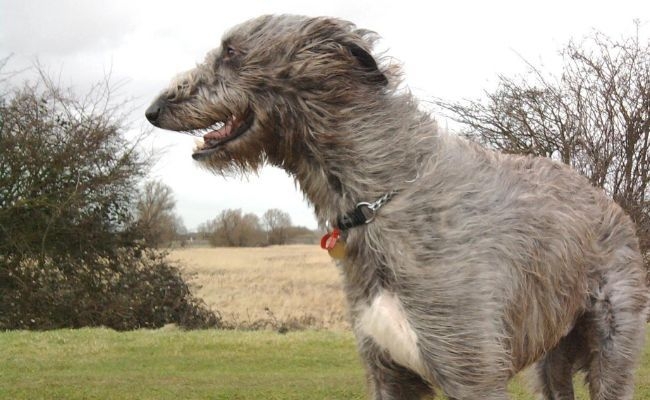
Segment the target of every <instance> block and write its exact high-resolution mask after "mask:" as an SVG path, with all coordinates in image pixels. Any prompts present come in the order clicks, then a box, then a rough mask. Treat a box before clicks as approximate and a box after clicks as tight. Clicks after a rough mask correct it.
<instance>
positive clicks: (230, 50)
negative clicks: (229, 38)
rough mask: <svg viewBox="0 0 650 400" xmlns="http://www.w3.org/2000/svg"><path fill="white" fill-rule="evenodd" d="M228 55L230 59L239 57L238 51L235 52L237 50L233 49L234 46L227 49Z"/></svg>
mask: <svg viewBox="0 0 650 400" xmlns="http://www.w3.org/2000/svg"><path fill="white" fill-rule="evenodd" d="M226 55H227V56H228V57H234V56H236V55H237V50H235V48H234V47H232V46H228V47H227V48H226Z"/></svg>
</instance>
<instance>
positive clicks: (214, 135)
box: [203, 119, 233, 142]
mask: <svg viewBox="0 0 650 400" xmlns="http://www.w3.org/2000/svg"><path fill="white" fill-rule="evenodd" d="M232 123H233V121H232V119H229V120H228V121H227V122H226V123H225V124H223V126H222V127H221V128H219V129H217V130H216V131H211V132H208V133H206V134H205V135H203V140H204V141H205V142H209V141H214V140H221V139H224V138H227V137H228V136H230V132H232Z"/></svg>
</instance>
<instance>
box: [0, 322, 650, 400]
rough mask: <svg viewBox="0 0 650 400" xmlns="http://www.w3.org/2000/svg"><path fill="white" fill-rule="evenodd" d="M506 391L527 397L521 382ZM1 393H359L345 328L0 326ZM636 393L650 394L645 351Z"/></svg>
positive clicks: (649, 356) (357, 368) (358, 373)
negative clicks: (254, 329)
mask: <svg viewBox="0 0 650 400" xmlns="http://www.w3.org/2000/svg"><path fill="white" fill-rule="evenodd" d="M649 343H650V340H649ZM511 393H512V394H513V398H514V399H532V397H531V396H529V395H528V394H526V392H525V389H524V388H523V386H522V385H521V384H520V382H519V381H518V380H516V381H515V382H514V383H513V384H512V385H511ZM0 398H2V399H30V400H34V399H265V400H268V399H364V398H365V387H364V375H363V371H362V368H361V365H360V363H359V361H358V358H357V355H356V350H355V347H354V340H353V338H352V335H351V334H349V333H334V332H326V331H322V332H314V331H305V332H291V333H288V334H286V335H280V334H278V333H275V332H269V331H260V332H238V331H214V330H210V331H193V332H182V331H177V330H157V331H136V332H126V333H118V332H114V331H110V330H106V329H81V330H59V331H51V332H4V333H0ZM579 398H581V399H587V397H586V396H585V395H584V390H582V391H581V393H580V395H579ZM635 399H650V353H648V352H647V351H646V354H645V355H644V359H643V362H642V365H641V366H640V368H639V372H638V377H637V392H636V396H635Z"/></svg>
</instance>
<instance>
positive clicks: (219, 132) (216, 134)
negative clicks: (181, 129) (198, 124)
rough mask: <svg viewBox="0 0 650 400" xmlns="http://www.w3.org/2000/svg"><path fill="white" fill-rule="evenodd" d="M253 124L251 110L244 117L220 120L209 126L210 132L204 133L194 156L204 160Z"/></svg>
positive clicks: (234, 116) (196, 158)
mask: <svg viewBox="0 0 650 400" xmlns="http://www.w3.org/2000/svg"><path fill="white" fill-rule="evenodd" d="M252 124H253V114H252V113H251V112H249V113H247V115H246V117H244V118H241V117H237V116H236V115H233V116H231V117H230V118H228V119H227V120H225V121H218V122H216V123H214V124H212V126H210V127H208V128H207V130H208V132H207V133H206V134H204V135H203V145H202V146H200V147H199V148H197V149H196V150H195V151H194V153H193V154H192V158H194V159H195V160H202V159H204V158H206V157H208V156H209V155H210V154H212V153H214V152H216V151H217V150H219V148H220V147H221V146H223V145H224V144H226V143H228V142H231V141H233V140H235V139H237V138H238V137H240V136H241V135H243V134H244V133H246V131H247V130H248V129H249V128H250V127H251V125H252ZM203 131H205V129H203Z"/></svg>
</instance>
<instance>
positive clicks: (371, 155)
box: [146, 15, 648, 400]
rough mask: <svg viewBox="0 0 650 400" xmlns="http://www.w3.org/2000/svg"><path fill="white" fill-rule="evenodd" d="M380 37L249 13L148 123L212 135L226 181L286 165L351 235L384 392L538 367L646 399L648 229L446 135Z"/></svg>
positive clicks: (495, 388)
mask: <svg viewBox="0 0 650 400" xmlns="http://www.w3.org/2000/svg"><path fill="white" fill-rule="evenodd" d="M375 39H376V36H375V35H374V34H373V33H372V32H369V31H366V30H360V29H357V28H356V27H355V26H354V25H353V24H352V23H349V22H345V21H341V20H338V19H331V18H307V17H300V16H290V15H282V16H263V17H260V18H257V19H253V20H250V21H248V22H245V23H243V24H241V25H239V26H237V27H235V28H234V29H232V30H231V31H230V32H228V33H227V34H226V35H225V37H224V39H223V41H222V43H221V46H220V47H218V48H217V49H215V50H213V51H212V52H210V53H209V54H208V55H207V57H206V59H205V62H204V63H202V64H200V65H198V66H197V67H196V68H194V69H193V70H191V71H188V72H186V73H184V74H182V75H180V76H178V77H177V78H176V79H175V80H174V81H173V83H172V84H171V86H170V87H169V88H167V89H166V90H164V92H163V93H162V94H161V95H160V97H159V98H158V99H156V100H155V101H154V103H153V104H152V105H151V106H150V107H149V109H148V110H147V112H146V116H147V118H148V119H149V120H150V121H151V123H153V124H154V125H156V126H158V127H161V128H164V129H170V130H174V131H186V132H190V133H193V134H202V135H204V143H203V144H201V145H199V147H198V148H197V149H196V150H195V153H194V155H193V157H194V158H195V159H197V160H199V161H200V162H201V164H202V165H203V166H204V167H205V168H208V169H210V170H213V171H215V172H217V173H221V174H224V173H231V172H242V171H255V170H257V169H258V168H260V166H262V165H264V164H265V163H268V164H271V165H275V166H279V167H281V168H283V169H285V170H286V171H287V172H288V173H289V174H291V175H292V176H293V177H295V179H296V181H297V182H298V184H299V186H300V188H301V189H302V191H303V192H304V194H305V196H306V197H307V199H308V200H309V201H310V202H311V203H312V204H313V206H314V207H315V211H316V215H317V217H318V220H319V222H320V223H321V224H322V226H327V225H329V226H333V227H340V228H344V229H342V231H343V233H342V240H344V241H345V246H346V252H345V257H344V258H343V259H342V260H341V261H339V265H340V267H341V273H342V277H343V281H344V287H345V292H346V296H347V301H348V304H349V310H350V317H351V321H352V326H353V329H354V333H355V335H356V338H357V342H358V348H359V352H360V354H361V358H362V360H363V362H364V364H365V367H366V370H367V376H368V381H369V386H370V391H371V397H372V398H373V399H383V400H386V399H419V398H423V397H425V396H432V395H434V391H435V390H441V391H442V392H444V394H446V395H447V396H448V397H449V398H451V399H479V398H480V399H506V398H507V397H508V395H507V392H506V384H507V382H508V380H509V379H510V378H511V377H512V376H513V375H515V374H516V373H517V372H518V371H520V370H522V369H523V368H526V367H528V366H531V365H532V368H531V372H532V375H534V378H535V381H536V385H535V387H536V390H537V391H538V393H539V394H540V396H541V397H542V398H544V399H572V398H573V397H574V395H573V388H572V380H571V378H572V375H573V374H574V373H575V372H576V371H580V370H582V371H585V372H586V380H587V383H588V385H589V391H590V393H591V398H592V399H598V400H605V399H611V400H613V399H631V398H632V392H633V369H634V367H635V363H636V361H637V359H638V356H639V354H641V352H642V346H643V338H644V331H645V321H646V309H647V303H648V296H647V287H646V283H645V271H644V269H643V267H642V262H641V257H640V254H639V247H638V243H637V238H636V237H635V227H634V225H633V223H632V222H631V221H630V219H629V218H628V217H627V216H626V215H625V214H624V213H623V211H622V210H621V209H620V208H619V207H618V206H617V205H616V204H614V202H612V201H611V200H610V199H608V198H606V197H605V196H604V194H603V193H602V192H601V191H600V190H597V189H595V188H593V187H592V186H590V185H589V183H588V181H587V180H586V179H585V178H583V177H581V176H579V175H578V174H577V173H575V172H573V171H572V170H570V169H569V168H567V167H565V166H564V165H561V164H559V163H555V162H552V161H550V160H547V159H541V158H531V157H518V156H510V155H503V154H498V153H495V152H492V151H489V150H485V149H483V148H481V147H479V146H477V145H475V144H472V143H469V142H467V141H465V140H463V139H461V138H458V137H456V136H451V135H446V134H443V133H441V132H440V131H439V130H438V128H437V127H436V123H435V121H434V120H433V119H432V118H431V117H430V115H429V114H428V113H426V112H425V111H423V110H421V109H419V108H418V103H417V101H416V100H415V99H414V98H413V97H412V95H411V94H410V93H408V92H407V91H405V90H403V89H400V88H399V87H398V86H399V84H400V76H399V67H398V66H396V65H394V63H391V62H390V60H388V59H378V58H375V57H374V56H373V55H372V53H371V52H372V47H373V42H374V41H375ZM383 196H385V197H384V200H387V201H384V202H382V203H383V204H382V205H383V206H382V207H381V208H378V209H377V210H375V211H374V214H373V212H372V210H369V209H368V207H366V206H360V208H359V209H360V210H361V212H362V213H363V215H364V216H365V217H368V218H370V217H373V216H374V219H372V221H370V222H369V223H366V224H361V225H359V226H353V227H351V226H349V225H348V224H347V223H346V221H348V222H349V220H345V219H344V218H343V219H342V217H344V216H350V215H352V216H354V215H356V216H358V215H359V214H358V213H357V214H355V213H353V212H352V211H354V210H355V209H356V207H357V204H358V203H360V202H369V203H373V202H375V201H377V200H378V199H381V198H382V197H383ZM351 212H352V213H351ZM371 214H372V215H371ZM352 219H353V220H354V218H352ZM342 221H343V222H342ZM357 222H359V221H357ZM360 222H363V218H362V219H361V220H360Z"/></svg>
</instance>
